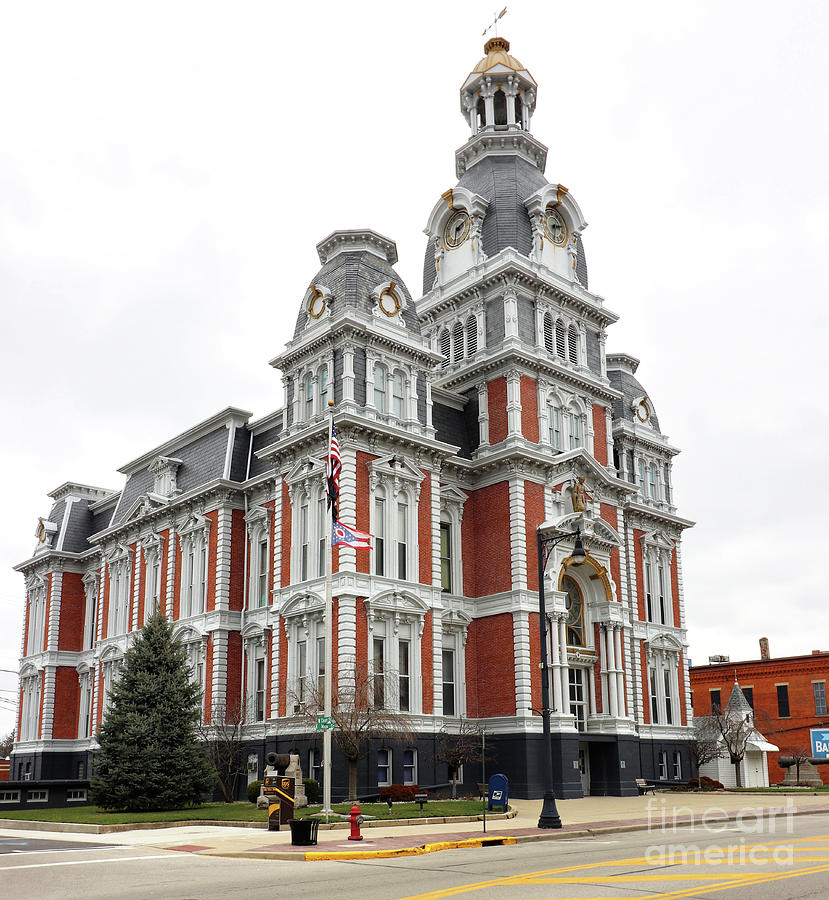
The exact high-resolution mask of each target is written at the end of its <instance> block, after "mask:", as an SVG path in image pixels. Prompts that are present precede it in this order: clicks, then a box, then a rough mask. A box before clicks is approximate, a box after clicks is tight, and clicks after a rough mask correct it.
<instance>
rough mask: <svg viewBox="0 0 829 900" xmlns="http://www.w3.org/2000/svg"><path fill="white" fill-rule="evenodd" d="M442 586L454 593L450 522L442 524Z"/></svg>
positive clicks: (443, 588)
mask: <svg viewBox="0 0 829 900" xmlns="http://www.w3.org/2000/svg"><path fill="white" fill-rule="evenodd" d="M440 586H441V589H442V590H444V591H446V592H448V593H451V592H452V526H451V525H450V524H449V523H448V522H441V523H440Z"/></svg>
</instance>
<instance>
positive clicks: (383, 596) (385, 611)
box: [365, 591, 429, 628]
mask: <svg viewBox="0 0 829 900" xmlns="http://www.w3.org/2000/svg"><path fill="white" fill-rule="evenodd" d="M365 604H366V614H367V616H368V621H369V628H371V623H372V621H376V620H377V619H382V618H387V617H389V616H391V617H392V618H394V619H395V620H397V621H404V622H405V621H415V620H417V619H421V620H422V619H423V618H424V617H425V615H426V613H427V612H429V607H428V606H427V605H426V603H424V602H423V600H421V599H420V597H418V596H417V595H416V594H413V593H412V592H411V591H383V592H381V593H379V594H377V595H375V596H374V597H371V598H370V599H367V600H366V601H365Z"/></svg>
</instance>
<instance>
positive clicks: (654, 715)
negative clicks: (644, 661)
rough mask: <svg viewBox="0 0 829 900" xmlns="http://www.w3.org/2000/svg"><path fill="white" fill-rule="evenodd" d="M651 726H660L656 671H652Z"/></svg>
mask: <svg viewBox="0 0 829 900" xmlns="http://www.w3.org/2000/svg"><path fill="white" fill-rule="evenodd" d="M650 674H651V678H650V682H651V724H652V725H658V724H659V697H658V695H657V693H656V669H651V673H650Z"/></svg>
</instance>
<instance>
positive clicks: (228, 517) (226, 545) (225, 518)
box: [208, 506, 250, 610]
mask: <svg viewBox="0 0 829 900" xmlns="http://www.w3.org/2000/svg"><path fill="white" fill-rule="evenodd" d="M216 526H217V527H216V593H215V596H214V598H213V602H214V607H215V609H217V610H226V609H229V608H230V542H231V529H232V527H233V511H232V510H231V509H229V508H228V507H227V506H220V507H219V509H218V511H217V523H216ZM247 539H248V536H247V534H245V541H246V542H247ZM245 551H246V552H247V546H246V547H245ZM208 565H209V562H208ZM248 581H250V563H249V562H248Z"/></svg>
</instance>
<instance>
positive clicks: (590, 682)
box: [587, 666, 596, 716]
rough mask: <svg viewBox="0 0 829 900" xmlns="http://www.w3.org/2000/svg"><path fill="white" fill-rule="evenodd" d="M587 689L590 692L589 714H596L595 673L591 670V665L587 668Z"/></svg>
mask: <svg viewBox="0 0 829 900" xmlns="http://www.w3.org/2000/svg"><path fill="white" fill-rule="evenodd" d="M587 690H588V691H589V692H590V696H589V697H588V700H589V709H590V715H591V716H595V715H596V673H595V672H594V671H593V666H590V668H589V669H588V670H587Z"/></svg>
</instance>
